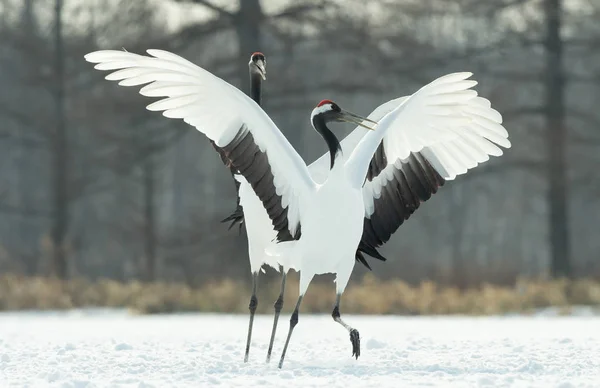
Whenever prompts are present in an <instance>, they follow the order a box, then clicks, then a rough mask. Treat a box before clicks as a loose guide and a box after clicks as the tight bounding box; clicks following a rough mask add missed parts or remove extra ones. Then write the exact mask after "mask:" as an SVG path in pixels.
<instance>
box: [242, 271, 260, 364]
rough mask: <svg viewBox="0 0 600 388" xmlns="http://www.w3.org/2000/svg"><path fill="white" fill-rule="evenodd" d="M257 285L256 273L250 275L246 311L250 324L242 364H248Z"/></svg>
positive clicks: (256, 299)
mask: <svg viewBox="0 0 600 388" xmlns="http://www.w3.org/2000/svg"><path fill="white" fill-rule="evenodd" d="M257 283H258V272H255V273H253V274H252V296H251V297H250V304H249V305H248V309H249V310H250V323H249V324H248V339H247V340H246V354H245V355H244V362H248V353H250V340H251V339H252V324H253V323H254V313H255V312H256V307H257V306H258V298H257V297H256V286H257Z"/></svg>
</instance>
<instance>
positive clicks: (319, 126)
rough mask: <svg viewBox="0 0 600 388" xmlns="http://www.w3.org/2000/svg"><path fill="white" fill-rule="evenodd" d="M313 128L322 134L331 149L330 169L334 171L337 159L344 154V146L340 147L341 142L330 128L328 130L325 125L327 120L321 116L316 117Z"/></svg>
mask: <svg viewBox="0 0 600 388" xmlns="http://www.w3.org/2000/svg"><path fill="white" fill-rule="evenodd" d="M313 126H314V127H315V130H316V131H317V132H319V134H321V136H322V137H323V139H324V140H325V143H327V147H328V148H329V158H330V163H331V164H330V166H329V168H330V169H333V165H334V164H335V161H336V158H337V156H338V154H339V155H341V154H342V146H341V145H340V141H339V140H338V138H337V137H336V136H335V135H334V134H333V132H331V130H330V129H329V128H327V124H326V123H325V119H324V118H323V117H320V116H315V117H314V118H313Z"/></svg>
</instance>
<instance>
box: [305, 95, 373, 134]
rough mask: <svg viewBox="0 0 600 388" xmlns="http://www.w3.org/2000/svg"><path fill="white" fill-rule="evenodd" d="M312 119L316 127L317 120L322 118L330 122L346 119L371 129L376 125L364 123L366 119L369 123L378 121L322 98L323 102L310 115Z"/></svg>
mask: <svg viewBox="0 0 600 388" xmlns="http://www.w3.org/2000/svg"><path fill="white" fill-rule="evenodd" d="M310 119H311V122H312V124H313V126H314V127H316V124H315V123H316V121H320V120H322V121H323V122H324V123H329V122H334V121H337V122H341V121H344V122H348V123H354V124H356V125H360V126H361V127H364V128H367V129H370V130H374V129H375V127H374V126H369V125H367V124H364V123H363V122H364V121H366V122H367V123H371V124H373V125H376V124H377V122H376V121H373V120H371V119H368V118H366V117H362V116H359V115H357V114H354V113H351V112H348V111H345V110H343V109H342V108H340V107H339V105H338V104H336V103H335V102H333V101H331V100H322V101H321V102H319V103H318V104H317V106H316V107H315V109H313V111H312V113H311V115H310Z"/></svg>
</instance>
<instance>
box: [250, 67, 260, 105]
mask: <svg viewBox="0 0 600 388" xmlns="http://www.w3.org/2000/svg"><path fill="white" fill-rule="evenodd" d="M261 86H262V78H261V76H260V74H257V73H255V72H253V71H250V97H251V98H252V99H253V100H254V102H256V103H257V104H258V105H260V97H261V94H262V93H261V90H260V88H261Z"/></svg>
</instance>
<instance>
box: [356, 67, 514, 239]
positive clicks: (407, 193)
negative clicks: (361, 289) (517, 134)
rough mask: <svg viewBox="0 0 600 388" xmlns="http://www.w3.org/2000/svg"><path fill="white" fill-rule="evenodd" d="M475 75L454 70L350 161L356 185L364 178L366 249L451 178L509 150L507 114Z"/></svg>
mask: <svg viewBox="0 0 600 388" xmlns="http://www.w3.org/2000/svg"><path fill="white" fill-rule="evenodd" d="M470 76H471V73H454V74H449V75H446V76H443V77H440V78H438V79H437V80H435V81H433V82H432V83H430V84H428V85H426V86H424V87H423V88H421V89H420V90H419V91H417V92H416V93H415V94H413V95H412V96H410V98H408V99H407V100H406V101H405V102H403V103H402V104H401V105H400V106H398V107H397V108H395V109H394V110H393V111H392V112H390V113H389V114H388V115H386V116H385V117H384V118H383V119H382V120H381V121H380V122H379V126H378V128H377V129H376V130H375V131H370V132H369V133H367V134H366V135H365V136H364V137H363V139H362V140H361V141H360V143H359V144H358V145H357V147H356V148H355V150H354V152H353V154H352V155H351V156H350V158H349V159H348V161H347V168H350V169H352V170H350V171H349V173H350V174H353V175H352V176H353V179H354V182H355V184H359V185H360V184H363V182H364V186H363V199H364V202H365V220H364V228H363V238H362V240H361V244H362V245H363V246H366V247H368V248H369V249H371V248H376V247H378V246H380V245H381V244H383V243H384V242H386V241H387V240H388V239H389V237H390V236H391V234H392V233H394V232H395V231H396V229H397V228H398V227H399V226H400V225H401V224H402V223H403V222H404V220H406V219H408V218H409V217H410V215H411V214H412V213H413V212H414V211H415V210H416V209H417V208H418V207H419V205H420V203H421V202H424V201H426V200H428V199H429V198H430V197H431V195H432V194H434V193H436V192H437V190H438V188H439V187H440V186H442V185H443V184H444V182H445V180H451V179H454V178H455V177H456V176H457V175H461V174H464V173H466V172H467V170H469V169H471V168H473V167H476V166H477V165H478V164H479V163H483V162H485V161H487V160H488V159H489V155H494V156H500V155H502V150H501V149H500V148H499V147H498V145H499V146H502V147H505V148H510V146H511V144H510V142H509V141H508V133H507V132H506V130H505V129H504V127H503V126H502V116H501V115H500V113H498V112H497V111H496V110H494V109H492V108H491V104H490V102H489V101H488V100H486V99H484V98H482V97H478V96H477V92H476V91H474V90H471V89H470V88H472V87H473V86H475V85H476V84H477V83H476V82H475V81H472V80H467V78H469V77H470ZM382 138H383V139H382ZM365 176H367V178H368V179H367V181H366V182H365Z"/></svg>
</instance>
